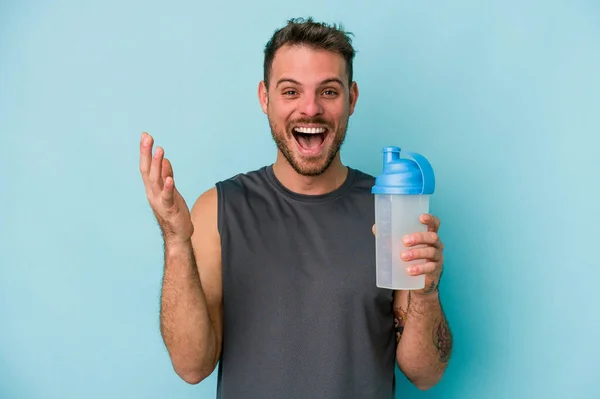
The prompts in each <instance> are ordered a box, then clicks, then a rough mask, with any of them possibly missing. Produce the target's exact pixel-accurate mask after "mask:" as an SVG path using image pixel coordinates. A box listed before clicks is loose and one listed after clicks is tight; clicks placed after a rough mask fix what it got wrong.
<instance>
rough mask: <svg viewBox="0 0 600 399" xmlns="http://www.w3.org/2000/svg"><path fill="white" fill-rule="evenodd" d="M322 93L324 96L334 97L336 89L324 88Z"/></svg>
mask: <svg viewBox="0 0 600 399" xmlns="http://www.w3.org/2000/svg"><path fill="white" fill-rule="evenodd" d="M323 94H324V95H325V96H326V97H335V96H337V91H335V90H332V89H328V90H325V91H324V92H323Z"/></svg>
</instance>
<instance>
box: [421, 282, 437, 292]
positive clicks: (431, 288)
mask: <svg viewBox="0 0 600 399" xmlns="http://www.w3.org/2000/svg"><path fill="white" fill-rule="evenodd" d="M436 289H437V283H436V282H435V281H432V282H431V283H430V284H429V285H428V286H427V287H426V288H425V290H423V294H425V295H427V294H431V293H432V292H434V291H435V290H436Z"/></svg>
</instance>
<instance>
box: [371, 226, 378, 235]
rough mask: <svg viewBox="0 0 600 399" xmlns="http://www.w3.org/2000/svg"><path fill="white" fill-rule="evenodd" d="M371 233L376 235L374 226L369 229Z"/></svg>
mask: <svg viewBox="0 0 600 399" xmlns="http://www.w3.org/2000/svg"><path fill="white" fill-rule="evenodd" d="M371 231H372V232H373V235H377V233H375V225H373V227H371Z"/></svg>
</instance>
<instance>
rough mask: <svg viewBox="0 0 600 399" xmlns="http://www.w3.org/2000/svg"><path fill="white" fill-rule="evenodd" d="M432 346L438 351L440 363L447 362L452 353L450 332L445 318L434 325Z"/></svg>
mask: <svg viewBox="0 0 600 399" xmlns="http://www.w3.org/2000/svg"><path fill="white" fill-rule="evenodd" d="M433 344H434V345H435V347H436V348H437V350H438V355H439V359H440V362H442V363H446V362H448V360H450V353H451V352H452V332H451V331H450V326H449V325H448V321H447V320H446V318H445V317H443V318H442V320H440V321H437V322H436V323H435V324H434V328H433Z"/></svg>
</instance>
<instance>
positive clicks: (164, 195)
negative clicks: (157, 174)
mask: <svg viewBox="0 0 600 399" xmlns="http://www.w3.org/2000/svg"><path fill="white" fill-rule="evenodd" d="M174 190H175V182H174V181H173V177H171V176H167V177H165V181H164V187H163V190H162V191H161V194H160V197H161V200H162V202H163V204H164V205H165V206H166V207H167V208H171V207H172V206H173V205H174V203H175V201H174V196H173V191H174Z"/></svg>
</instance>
